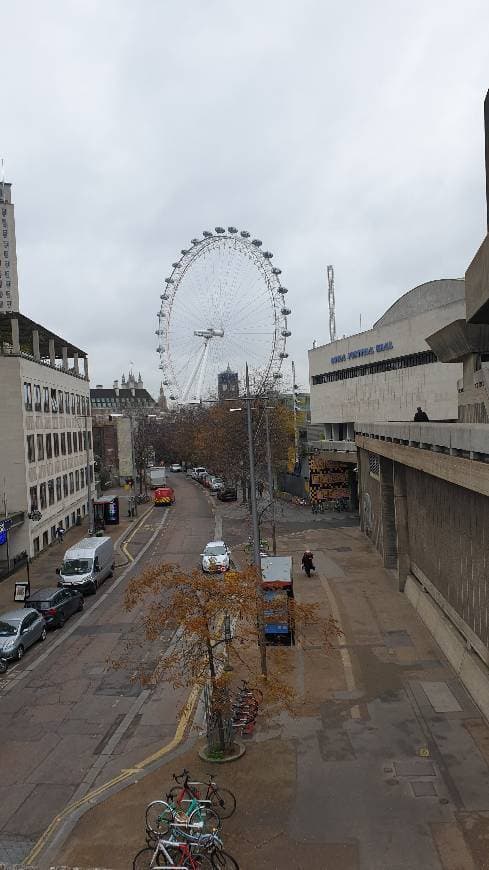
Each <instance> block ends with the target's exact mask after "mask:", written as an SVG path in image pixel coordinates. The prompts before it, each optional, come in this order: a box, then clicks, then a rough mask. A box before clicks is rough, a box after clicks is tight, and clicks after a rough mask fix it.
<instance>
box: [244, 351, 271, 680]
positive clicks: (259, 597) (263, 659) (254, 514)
mask: <svg viewBox="0 0 489 870" xmlns="http://www.w3.org/2000/svg"><path fill="white" fill-rule="evenodd" d="M251 401H252V399H251V396H250V378H249V372H248V363H246V418H247V423H248V453H249V459H250V488H251V519H252V523H253V561H254V563H255V566H256V570H257V575H256V606H257V623H258V645H259V647H260V664H261V672H262V675H263V676H264V677H266V676H267V648H266V644H265V619H264V613H263V588H262V575H261V555H260V527H259V525H258V511H257V507H256V482H255V454H254V451H253V425H252V421H251Z"/></svg>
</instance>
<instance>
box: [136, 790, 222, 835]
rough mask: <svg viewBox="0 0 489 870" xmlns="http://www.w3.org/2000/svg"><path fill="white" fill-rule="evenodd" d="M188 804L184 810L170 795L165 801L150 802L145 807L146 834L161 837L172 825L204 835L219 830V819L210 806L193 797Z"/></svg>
mask: <svg viewBox="0 0 489 870" xmlns="http://www.w3.org/2000/svg"><path fill="white" fill-rule="evenodd" d="M188 804H189V805H188V807H186V808H184V807H182V806H179V805H177V804H176V802H175V801H174V800H173V797H172V795H170V794H168V795H167V800H166V801H162V800H156V801H151V803H150V804H148V806H147V807H146V833H147V834H148V835H150V836H152V837H161V836H163V835H164V834H167V833H168V831H169V830H170V827H171V826H172V825H173V826H179V827H186V828H193V829H194V830H197V831H200V832H201V833H205V834H207V833H211V831H214V830H219V828H220V827H221V819H220V818H219V816H218V815H217V813H216V812H215V810H213V809H212V808H211V807H210V805H209V806H205V805H203V803H201V802H200V801H198V800H197V798H195V797H192V798H191V799H190V800H189V801H188ZM209 804H210V801H209Z"/></svg>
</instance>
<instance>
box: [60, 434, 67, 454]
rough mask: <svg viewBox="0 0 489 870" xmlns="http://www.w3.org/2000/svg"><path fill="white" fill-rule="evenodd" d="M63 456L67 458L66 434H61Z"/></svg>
mask: <svg viewBox="0 0 489 870" xmlns="http://www.w3.org/2000/svg"><path fill="white" fill-rule="evenodd" d="M61 455H62V456H66V434H65V433H64V432H62V433H61Z"/></svg>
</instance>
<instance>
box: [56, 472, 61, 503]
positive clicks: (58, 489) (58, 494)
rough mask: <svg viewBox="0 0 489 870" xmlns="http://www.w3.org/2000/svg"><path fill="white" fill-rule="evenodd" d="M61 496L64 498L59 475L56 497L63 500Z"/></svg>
mask: <svg viewBox="0 0 489 870" xmlns="http://www.w3.org/2000/svg"><path fill="white" fill-rule="evenodd" d="M61 498H62V496H61V478H60V477H57V478H56V499H57V501H61Z"/></svg>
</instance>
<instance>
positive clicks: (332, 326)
mask: <svg viewBox="0 0 489 870" xmlns="http://www.w3.org/2000/svg"><path fill="white" fill-rule="evenodd" d="M326 272H327V275H328V304H329V340H330V341H336V315H335V299H334V269H333V267H332V266H327V267H326Z"/></svg>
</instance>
